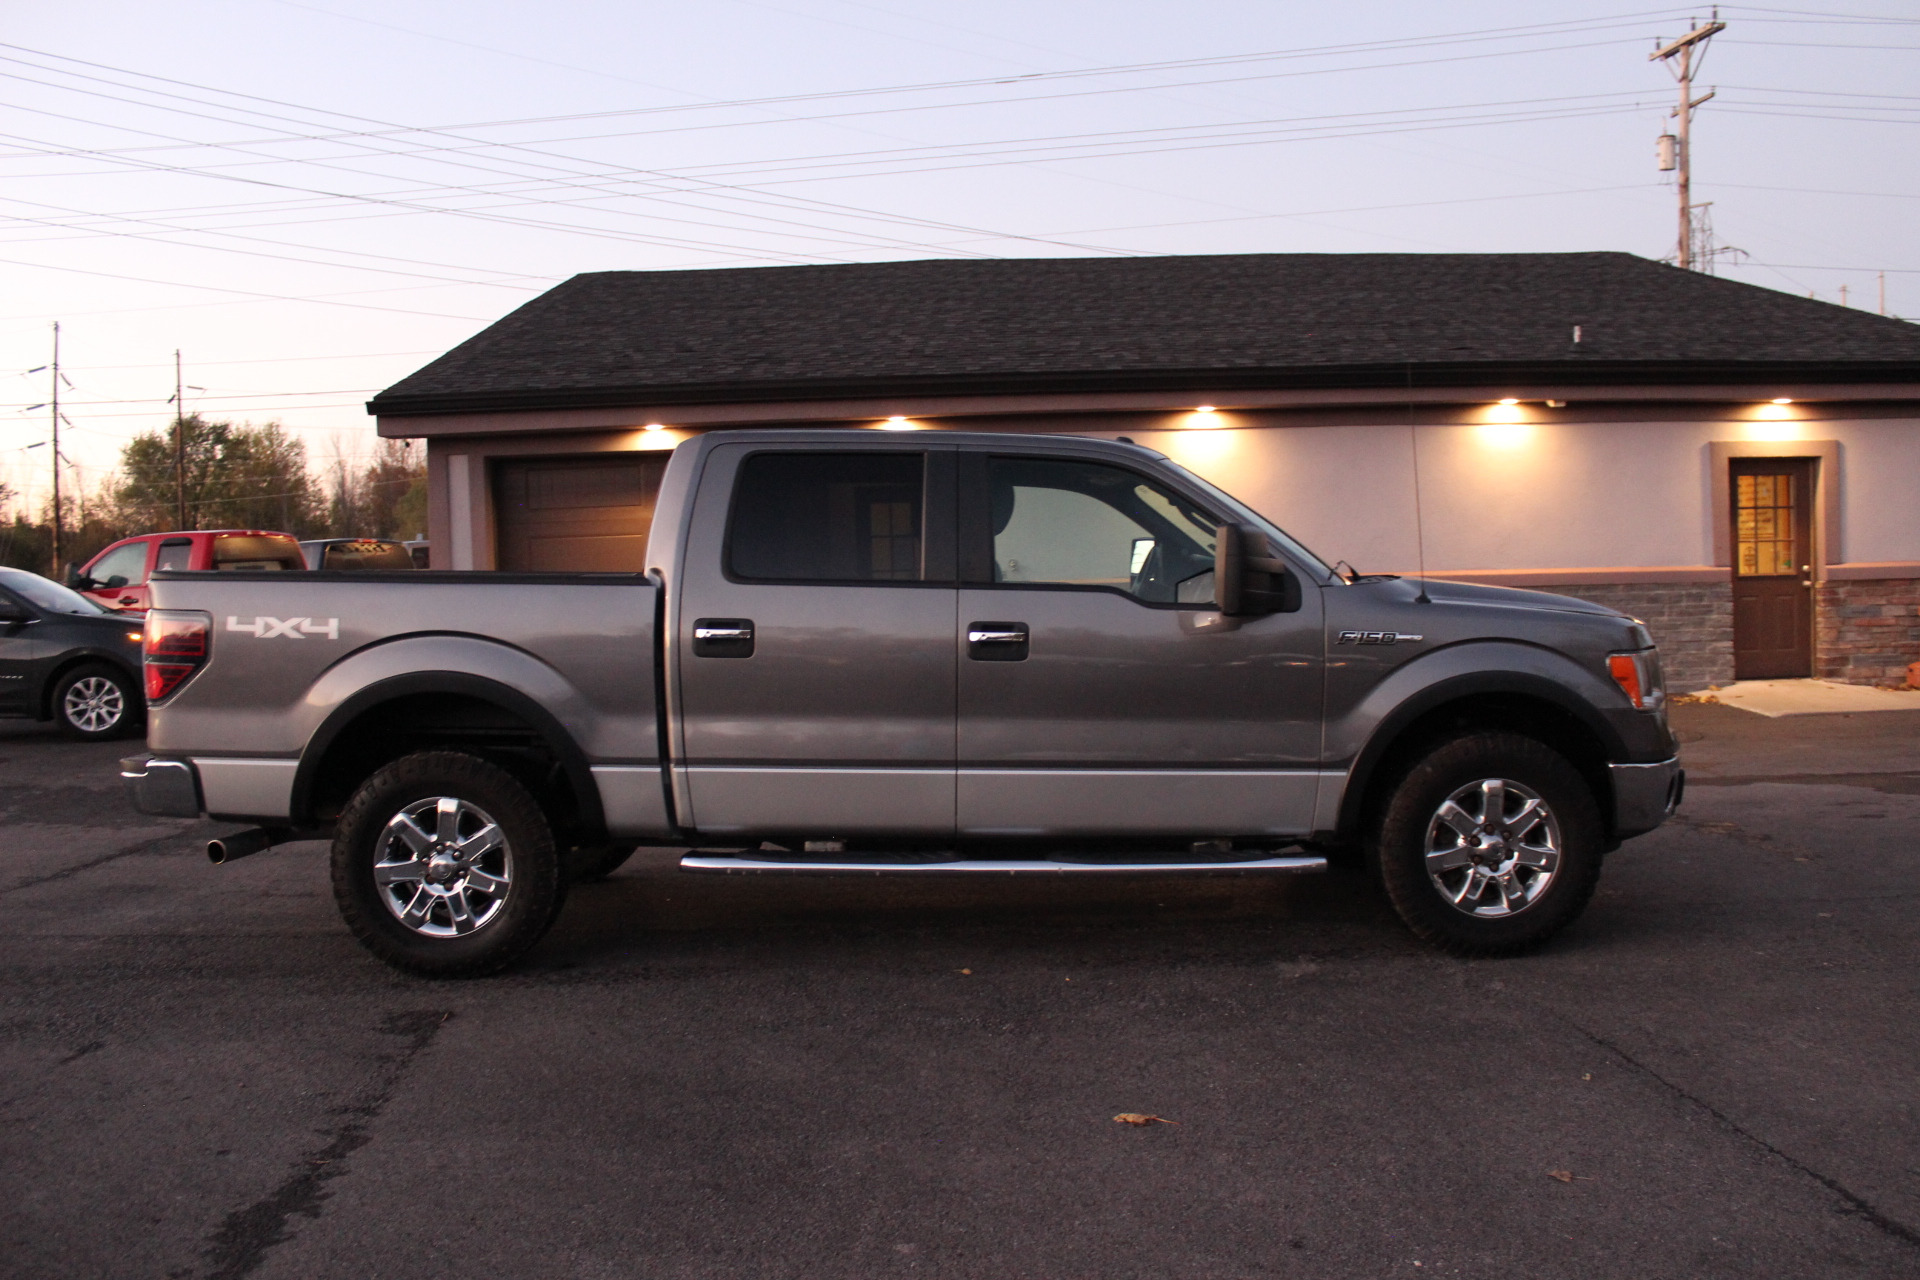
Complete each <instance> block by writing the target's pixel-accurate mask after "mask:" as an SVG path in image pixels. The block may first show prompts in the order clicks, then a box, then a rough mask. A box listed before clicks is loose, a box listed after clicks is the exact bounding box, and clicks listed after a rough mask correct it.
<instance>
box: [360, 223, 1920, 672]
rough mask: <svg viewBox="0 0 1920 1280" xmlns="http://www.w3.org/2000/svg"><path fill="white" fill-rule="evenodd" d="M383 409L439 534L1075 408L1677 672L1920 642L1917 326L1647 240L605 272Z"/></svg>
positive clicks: (647, 508) (486, 548) (1902, 650)
mask: <svg viewBox="0 0 1920 1280" xmlns="http://www.w3.org/2000/svg"><path fill="white" fill-rule="evenodd" d="M370 408H371V410H372V411H373V412H374V413H376V414H377V415H378V416H379V423H380V432H381V434H382V435H385V436H404V437H414V438H425V439H426V440H427V442H428V460H429V468H430V472H429V474H430V487H431V507H430V525H431V529H430V536H431V538H432V541H433V556H434V564H435V567H437V568H449V569H503V570H548V569H638V568H640V567H641V563H642V552H643V548H644V544H645V539H646V532H647V527H648V522H649V519H650V517H651V512H652V503H653V496H654V493H655V491H656V489H657V486H658V483H659V478H660V474H661V471H662V469H663V466H664V461H665V455H666V451H667V450H669V449H670V448H671V447H672V445H673V444H674V443H675V442H676V441H678V440H681V439H684V438H686V437H687V436H688V435H689V434H692V433H695V432H701V431H714V430H727V429H729V428H736V427H743V426H762V425H814V426H840V427H845V428H848V429H856V430H868V429H876V428H877V429H898V430H942V429H966V430H975V431H977V430H986V431H1018V432H1066V433H1074V434H1085V435H1098V436H1106V437H1117V436H1126V437H1128V438H1130V439H1132V440H1134V441H1136V442H1138V443H1140V444H1143V445H1148V446H1150V447H1153V448H1156V449H1159V450H1161V451H1162V452H1164V453H1166V454H1168V455H1169V456H1171V457H1173V458H1175V459H1176V460H1178V461H1180V462H1182V463H1184V464H1186V465H1188V466H1190V467H1191V468H1193V469H1194V470H1195V471H1198V472H1200V473H1201V474H1203V475H1205V476H1206V477H1208V478H1209V479H1211V480H1213V481H1214V482H1216V483H1218V484H1220V485H1221V486H1222V487H1224V488H1227V489H1229V490H1231V491H1233V492H1234V493H1235V494H1237V495H1239V496H1240V497H1242V498H1244V499H1245V500H1247V501H1248V502H1250V503H1251V504H1252V505H1254V506H1255V507H1257V508H1259V509H1260V510H1261V511H1263V512H1264V513H1266V514H1267V515H1268V516H1270V517H1271V518H1272V519H1273V520H1274V521H1276V522H1277V523H1278V524H1280V525H1281V526H1283V527H1284V528H1286V529H1287V530H1289V531H1290V532H1291V533H1293V534H1294V535H1295V536H1297V537H1298V538H1300V539H1301V540H1302V541H1303V542H1305V543H1306V544H1307V545H1308V546H1310V547H1312V548H1314V549H1315V550H1316V551H1318V552H1319V553H1320V554H1321V555H1322V556H1324V557H1325V558H1327V559H1328V560H1345V561H1347V562H1348V563H1350V564H1352V565H1354V566H1357V567H1358V568H1360V569H1361V570H1363V571H1367V572H1380V571H1390V572H1399V573H1415V572H1419V571H1420V570H1421V568H1422V566H1423V565H1424V568H1425V571H1426V572H1427V573H1428V574H1429V575H1431V576H1434V577H1449V578H1461V579H1469V580H1474V581H1482V582H1495V583H1503V584H1508V585H1515V586H1530V587H1544V588H1547V589H1549V590H1557V591H1562V592H1565V593H1567V594H1573V595H1581V596H1585V597H1587V598H1590V599H1595V600H1600V601H1603V602H1605V603H1608V604H1613V605H1616V606H1618V607H1621V608H1624V609H1626V610H1628V611H1629V612H1631V613H1633V614H1635V615H1636V616H1638V617H1641V618H1643V619H1645V620H1646V621H1647V622H1648V624H1649V625H1650V626H1651V628H1652V629H1653V631H1654V633H1655V635H1656V637H1657V638H1658V639H1659V640H1660V641H1661V644H1662V647H1663V649H1664V651H1665V652H1666V654H1667V655H1668V664H1669V668H1670V674H1671V676H1672V679H1673V683H1674V685H1675V686H1676V687H1677V688H1680V689H1687V688H1699V687H1703V686H1705V685H1707V684H1710V683H1723V682H1725V681H1728V680H1731V679H1734V678H1735V677H1736V676H1740V677H1747V678H1752V677H1758V676H1766V675H1822V676H1827V677H1831V678H1836V679H1843V680H1850V681H1857V682H1864V683H1887V684H1892V683H1898V682H1900V681H1901V680H1902V679H1904V674H1905V667H1906V665H1907V664H1908V663H1910V662H1915V661H1920V328H1917V327H1915V326H1913V325H1910V324H1907V323H1905V322H1902V321H1898V320H1890V319H1885V318H1882V317H1879V316H1874V315H1869V314H1866V313H1863V312H1859V311H1852V310H1848V309H1846V308H1841V307H1835V306H1831V305H1827V304H1824V303H1819V302H1813V301H1810V300H1807V299H1802V298H1795V297H1791V296H1789V295H1785V294H1780V293H1775V292H1772V291H1770V290H1765V289H1759V288H1756V287H1753V286H1750V285H1743V284H1736V283H1733V282H1731V281H1725V280H1718V279H1714V278H1712V277H1708V276H1704V275H1699V274H1695V273H1688V272H1682V271H1678V270H1676V269H1673V268H1670V267H1666V266H1662V265H1660V264H1657V263H1652V262H1648V261H1645V260H1643V259H1638V258H1634V257H1631V256H1629V255H1625V254H1611V253H1594V254H1516V255H1417V254H1380V255H1247V256H1234V257H1197V258H1133V259H1037V260H1014V261H1008V260H992V261H959V262H949V261H934V262H905V263H881V264H872V265H854V266H833V267H778V268H749V269H744V270H726V271H682V272H607V273H600V274H595V275H587V276H579V277H576V278H575V279H573V280H571V281H568V282H567V283H565V284H563V285H561V286H559V287H558V288H556V289H554V290H552V291H550V292H549V293H547V294H545V295H543V296H542V297H540V298H538V299H536V300H535V301H533V302H531V303H529V304H528V305H527V306H525V307H523V308H521V309H520V310H519V311H516V312H514V313H513V314H512V315H509V316H507V317H506V318H504V319H503V320H501V321H500V322H499V323H497V324H495V325H493V326H492V327H490V328H488V329H487V330H485V331H484V332H482V333H481V334H479V335H478V336H476V337H475V338H473V339H472V340H470V341H469V342H467V343H465V344H463V345H462V346H460V347H457V348H455V349H454V350H453V351H452V352H449V353H448V354H447V355H446V356H444V357H442V358H440V359H439V360H436V361H435V362H433V363H432V364H430V365H428V366H427V367H426V368H424V369H422V370H421V371H420V372H418V373H416V374H414V375H413V376H411V377H409V378H407V379H405V380H403V381H402V382H400V383H398V384H397V385H395V386H394V387H392V388H390V389H388V390H387V391H385V392H383V393H381V394H380V395H379V396H378V397H377V398H376V399H375V400H374V401H373V402H372V404H371V406H370Z"/></svg>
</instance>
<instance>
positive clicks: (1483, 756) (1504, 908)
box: [1371, 733, 1603, 956]
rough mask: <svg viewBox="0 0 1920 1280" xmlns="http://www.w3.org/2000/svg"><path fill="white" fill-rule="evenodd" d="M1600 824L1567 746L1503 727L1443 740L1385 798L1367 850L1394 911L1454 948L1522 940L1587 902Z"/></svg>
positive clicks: (1485, 952) (1465, 950)
mask: <svg viewBox="0 0 1920 1280" xmlns="http://www.w3.org/2000/svg"><path fill="white" fill-rule="evenodd" d="M1602 837H1603V832H1602V830H1601V824H1600V814H1599V809H1598V807H1597V806H1596V805H1595V803H1594V799H1593V794H1592V791H1591V790H1590V789H1589V787H1588V786H1587V783H1586V780H1585V779H1584V778H1582V777H1581V776H1580V773H1579V771H1578V770H1576V769H1575V768H1574V767H1573V766H1572V765H1571V764H1569V763H1568V762H1567V760H1566V758H1565V757H1564V756H1562V755H1560V753H1559V752H1557V751H1554V750H1553V749H1552V748H1551V747H1548V746H1546V745H1545V744H1543V743H1540V742H1536V741H1535V740H1533V739H1531V738H1526V737H1522V736H1520V735H1518V734H1510V733H1480V734H1471V735H1468V736H1465V737H1460V738H1455V739H1453V740H1452V741H1450V742H1445V743H1442V744H1441V745H1440V746H1438V747H1436V748H1434V749H1433V750H1432V751H1430V752H1429V753H1428V754H1427V755H1426V756H1425V757H1424V758H1423V759H1421V760H1420V761H1419V762H1418V763H1416V764H1415V765H1414V766H1413V768H1411V769H1410V770H1408V771H1407V773H1406V775H1405V776H1404V777H1403V778H1402V779H1401V780H1400V783H1399V784H1398V785H1397V786H1396V787H1395V788H1394V790H1393V792H1392V795H1391V796H1390V797H1389V799H1388V801H1387V807H1386V811H1385V813H1384V814H1383V815H1382V817H1381V821H1380V823H1379V826H1378V828H1377V835H1376V837H1375V840H1374V842H1373V848H1372V850H1371V853H1372V856H1373V859H1374V861H1375V866H1376V868H1377V870H1378V872H1379V876H1380V882H1381V884H1382V886H1383V887H1384V888H1385V889H1386V892H1387V897H1388V898H1389V899H1390V900H1391V901H1392V903H1393V906H1394V910H1395V911H1397V912H1398V913H1399V915H1400V918H1401V920H1403V921H1404V922H1405V923H1406V926H1407V927H1408V928H1409V929H1411V930H1412V931H1413V932H1414V933H1415V934H1416V935H1417V936H1419V937H1420V938H1422V939H1424V940H1426V941H1428V942H1431V943H1434V944H1435V945H1437V946H1440V947H1443V948H1445V949H1446V950H1448V951H1451V952H1453V953H1454V954H1456V955H1466V956H1490V955H1509V954H1514V953H1517V952H1521V951H1526V950H1530V949H1532V948H1534V947H1537V946H1539V945H1540V944H1541V943H1543V942H1545V941H1546V940H1547V939H1548V938H1550V937H1552V936H1553V935H1554V934H1555V933H1557V932H1559V931H1560V930H1561V929H1563V928H1565V927H1566V926H1567V925H1568V924H1570V923H1572V921H1573V920H1574V919H1575V918H1576V917H1578V916H1579V914H1580V913H1581V911H1583V910H1584V909H1585V908H1586V905H1587V901H1588V899H1590V898H1591V897H1592V896H1593V890H1594V886H1595V885H1596V884H1597V883H1598V881H1599V878H1600V862H1601V856H1602V850H1603V839H1602Z"/></svg>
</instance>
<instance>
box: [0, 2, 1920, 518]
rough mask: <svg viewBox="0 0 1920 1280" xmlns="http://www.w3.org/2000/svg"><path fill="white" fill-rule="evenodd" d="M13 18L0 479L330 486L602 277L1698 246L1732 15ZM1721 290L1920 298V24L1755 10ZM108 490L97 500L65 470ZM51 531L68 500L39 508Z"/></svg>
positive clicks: (1748, 33)
mask: <svg viewBox="0 0 1920 1280" xmlns="http://www.w3.org/2000/svg"><path fill="white" fill-rule="evenodd" d="M6 16H7V21H6V22H5V24H4V25H0V77H3V79H4V82H3V84H0V120H3V121H4V123H0V135H4V136H0V173H3V174H4V175H5V177H4V181H3V182H0V215H4V216H5V218H6V219H7V221H6V224H5V227H4V237H5V239H6V243H5V244H4V245H0V384H4V385H3V386H0V392H3V393H4V394H0V482H3V483H9V484H11V485H13V486H14V487H15V488H16V489H18V490H23V491H25V492H26V493H27V494H28V495H29V497H30V498H34V499H37V498H38V497H39V496H40V495H41V494H44V492H45V490H46V487H47V482H48V475H47V473H48V469H49V462H48V458H47V454H48V450H47V449H46V448H45V447H44V446H43V447H40V448H35V449H29V448H28V446H30V445H33V444H34V443H35V442H37V441H44V440H45V439H46V438H47V411H46V410H44V409H38V410H33V411H31V412H24V410H25V409H26V407H27V406H29V405H32V404H35V403H37V402H41V401H45V400H46V399H47V394H46V393H47V388H48V375H47V374H46V373H45V372H41V373H35V374H31V375H27V374H25V372H24V371H25V370H28V369H30V368H32V367H33V366H36V365H41V364H45V363H46V361H47V357H48V355H49V350H50V339H51V333H50V327H51V324H52V322H53V321H55V320H59V321H61V322H62V337H61V340H62V365H63V367H64V369H65V370H66V372H67V374H68V377H69V378H70V379H71V380H72V383H73V386H72V388H71V389H65V388H63V390H62V396H63V408H64V409H65V410H66V413H67V416H68V417H69V418H70V419H71V420H72V424H73V426H72V428H71V429H69V428H67V427H63V428H62V439H61V444H62V449H63V452H64V453H65V454H66V456H67V457H68V458H69V459H70V460H71V462H72V463H73V464H74V466H75V467H76V468H78V469H79V471H80V472H81V473H82V474H83V475H84V477H86V478H87V479H89V480H91V479H92V478H94V477H97V476H98V475H99V474H100V473H102V472H103V471H104V470H106V469H109V468H111V467H112V466H113V465H114V463H115V460H116V458H117V455H118V449H119V446H120V444H121V443H123V442H124V441H125V440H126V439H128V438H129V437H131V436H132V435H133V434H135V433H136V432H138V431H142V430H148V429H152V428H155V427H159V426H163V425H165V424H166V423H167V422H168V421H169V418H170V414H171V409H170V406H168V405H167V404H166V403H165V402H166V399H167V397H168V396H170V395H171V394H172V391H173V352H174V350H175V348H179V349H180V350H182V351H183V352H184V359H185V363H186V381H187V382H188V383H189V384H193V385H194V386H195V387H198V388H203V390H189V392H188V393H187V405H188V407H189V409H198V410H200V411H202V412H205V413H207V414H209V415H210V416H216V417H231V418H236V419H245V420H250V421H254V422H260V421H265V420H268V419H277V420H279V421H281V422H282V423H284V424H286V425H287V426H288V427H290V428H293V429H296V430H297V431H299V432H300V433H301V435H302V436H303V438H304V439H305V440H306V441H307V443H308V447H309V451H310V454H311V456H312V457H313V458H314V460H315V461H316V463H324V462H325V461H326V460H328V459H330V458H331V457H333V456H335V454H336V453H337V452H338V453H344V454H346V455H348V456H356V457H357V456H364V455H365V454H366V453H367V452H369V451H370V449H371V448H372V446H373V430H372V420H371V419H370V418H368V417H367V416H366V415H365V413H364V410H363V408H362V404H363V402H364V401H365V400H366V399H367V398H368V396H369V395H370V394H372V393H373V392H375V391H377V390H379V389H380V388H382V387H384V386H387V385H389V384H391V383H392V382H394V381H396V380H398V379H399V378H400V377H402V376H404V375H405V374H407V373H408V372H410V371H411V370H413V369H415V368H417V367H419V366H420V365H422V364H424V363H426V362H427V361H428V360H430V359H431V358H432V357H433V356H435V355H437V354H439V353H440V352H442V351H444V350H446V349H447V348H449V347H451V346H453V345H454V344H455V343H458V342H459V341H461V340H463V339H464V338H466V337H468V336H470V335H471V334H473V333H475V332H477V331H478V330H480V329H481V328H484V327H485V326H486V325H487V324H489V323H490V322H492V321H493V320H495V319H497V318H498V317H500V316H501V315H504V314H505V313H506V312H508V311H509V310H511V309H512V308H514V307H515V306H517V305H518V304H520V303H521V302H523V301H525V300H526V299H528V298H530V297H533V296H534V295H535V294H537V293H538V292H540V291H541V290H543V289H545V288H547V287H549V286H551V285H552V284H555V283H557V282H559V281H560V280H563V279H565V278H566V277H567V276H569V275H571V274H573V273H575V272H581V271H601V270H612V269H670V268H683V267H717V266H752V265H763V264H779V263H802V262H866V261H884V260H889V259H898V258H919V257H962V256H994V257H1024V256H1038V255H1072V256H1091V255H1102V254H1112V253H1128V254H1167V253H1183V254H1184V253H1259V252H1275V253H1288V252H1363V251H1376V252H1377V251H1406V252H1511V251H1547V250H1587V249H1617V250H1625V251H1628V252H1632V253H1638V254H1642V255H1645V256H1647V257H1654V258H1658V257H1661V256H1663V255H1667V254H1670V253H1671V252H1672V251H1673V240H1674V235H1675V222H1676V216H1675V202H1674V196H1673V191H1672V188H1671V186H1669V185H1667V183H1666V181H1665V177H1666V175H1662V174H1661V173H1659V172H1658V170H1657V169H1656V167H1655V159H1654V151H1655V140H1656V138H1657V137H1658V136H1659V135H1660V134H1661V133H1662V132H1663V131H1664V130H1666V129H1667V128H1668V127H1669V126H1668V123H1667V115H1668V112H1669V111H1670V109H1671V107H1672V105H1673V102H1674V97H1675V91H1674V88H1673V83H1672V80H1671V78H1670V76H1669V74H1668V72H1667V70H1666V69H1665V68H1664V67H1663V66H1661V65H1657V64H1652V63H1649V62H1648V60H1647V53H1648V52H1649V51H1650V50H1651V49H1652V48H1653V47H1654V43H1655V40H1656V38H1657V37H1663V38H1666V39H1672V38H1673V37H1675V36H1678V35H1680V34H1682V33H1683V32H1685V31H1686V30H1687V29H1688V28H1689V26H1690V25H1691V22H1690V19H1703V18H1705V16H1706V6H1699V7H1695V8H1685V7H1669V8H1663V9H1653V8H1632V7H1629V6H1627V5H1618V6H1605V5H1597V4H1587V5H1580V4H1554V3H1542V2H1539V0H1536V2H1534V3H1525V4H1523V3H1505V2H1495V0H1453V2H1452V3H1449V4H1445V5H1435V4H1431V3H1424V4H1412V3H1403V2H1387V3H1374V4H1346V5H1340V4H1326V3H1316V4H1300V3H1272V2H1270V3H1209V2H1207V0H1201V2H1199V3H1194V2H1192V0H1188V2H1185V3H1174V2H1172V0H1099V2H1097V3H1095V2H1092V0H1022V2H1019V3H1014V2H1011V0H974V3H971V4H968V5H964V6H963V5H955V4H952V3H944V4H933V3H921V2H918V0H702V2H701V3H698V4H686V3H674V4H662V3H648V2H642V0H623V2H622V3H604V2H601V0H547V2H545V3H541V4H537V5H536V4H502V3H453V2H451V0H447V2H445V3H426V2H423V0H383V2H382V3H372V2H371V0H319V2H318V3H306V2H304V0H224V2H223V0H173V2H172V3H169V4H166V5H154V4H152V3H150V2H148V3H138V4H136V3H107V2H90V0H70V3H67V4H62V5H47V4H32V5H29V4H25V3H20V2H19V0H15V2H14V3H12V4H9V5H7V6H6ZM1720 16H1721V18H1722V19H1723V20H1725V21H1726V22H1727V23H1728V29H1727V30H1726V31H1725V32H1724V33H1722V34H1720V35H1719V36H1717V37H1715V38H1714V40H1713V43H1712V46H1711V50H1710V52H1709V53H1708V54H1707V56H1706V59H1705V63H1704V65H1703V68H1702V72H1701V79H1700V81H1699V87H1700V90H1701V91H1704V90H1705V89H1706V88H1712V87H1715V86H1717V87H1718V95H1717V96H1716V98H1715V99H1714V100H1713V101H1712V102H1711V103H1709V104H1707V105H1706V106H1705V107H1703V108H1702V109H1701V111H1700V112H1699V114H1698V116H1697V117H1696V131H1695V187H1694V198H1695V199H1696V200H1701V201H1712V202H1713V219H1714V223H1715V228H1716V230H1717V232H1718V235H1719V238H1720V240H1721V241H1722V242H1724V243H1726V244H1728V245H1732V246H1737V247H1738V248H1740V249H1742V250H1745V251H1746V254H1747V255H1748V256H1747V257H1746V258H1745V259H1744V260H1740V259H1729V260H1728V261H1727V262H1726V263H1725V264H1724V265H1723V267H1722V269H1721V270H1722V274H1725V275H1728V276H1731V277H1733V278H1737V279H1741V280H1746V281H1750V282H1752V283H1755V284H1759V285H1765V286H1767V287H1770V288H1778V289H1785V290H1790V291H1793V292H1796V293H1800V294H1803V295H1804V294H1807V293H1815V294H1817V295H1818V296H1819V297H1821V298H1823V299H1826V300H1829V301H1833V302H1838V301H1840V297H1841V295H1840V288H1841V286H1842V285H1846V286H1848V287H1849V292H1850V296H1849V302H1850V303H1851V305H1854V306H1858V307H1866V308H1869V309H1875V308H1877V307H1878V305H1879V294H1878V289H1879V278H1880V277H1879V273H1880V272H1883V271H1884V272H1885V273H1886V274H1885V281H1886V297H1887V304H1888V309H1889V310H1890V311H1892V312H1893V313H1895V314H1905V315H1920V251H1916V247H1915V245H1914V242H1913V236H1912V233H1911V226H1912V219H1913V215H1914V214H1915V213H1916V212H1920V204H1916V201H1920V178H1916V176H1915V169H1914V165H1913V139H1914V135H1913V134H1912V132H1911V131H1912V129H1913V128H1914V126H1915V124H1916V123H1917V122H1920V76H1917V75H1916V74H1915V73H1916V71H1920V4H1915V3H1895V2H1893V0H1860V2H1859V3H1858V4H1842V5H1839V6H1837V7H1834V6H1830V7H1823V8H1811V7H1810V8H1800V9H1792V8H1786V7H1758V6H1748V5H1722V6H1720ZM68 474H69V476H70V477H71V476H72V475H73V474H74V473H73V471H71V470H70V471H69V473H68ZM35 506H36V508H37V501H36V503H35Z"/></svg>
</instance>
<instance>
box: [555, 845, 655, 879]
mask: <svg viewBox="0 0 1920 1280" xmlns="http://www.w3.org/2000/svg"><path fill="white" fill-rule="evenodd" d="M637 847H638V846H637V845H632V844H625V843H619V842H614V843H611V844H583V845H579V846H577V847H576V848H574V849H573V850H572V851H571V852H569V853H568V854H567V871H568V873H569V875H571V877H572V879H573V883H575V884H596V883H598V882H599V881H602V880H605V879H606V878H607V877H608V876H610V875H612V874H613V873H614V872H616V871H618V870H619V869H620V868H621V867H623V866H625V865H626V863H627V859H628V858H631V857H632V856H633V851H634V849H636V848H637Z"/></svg>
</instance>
